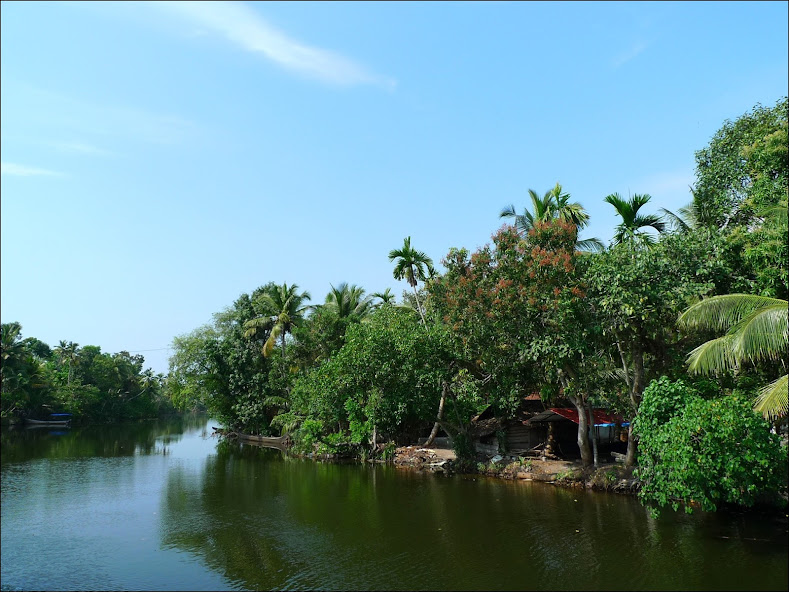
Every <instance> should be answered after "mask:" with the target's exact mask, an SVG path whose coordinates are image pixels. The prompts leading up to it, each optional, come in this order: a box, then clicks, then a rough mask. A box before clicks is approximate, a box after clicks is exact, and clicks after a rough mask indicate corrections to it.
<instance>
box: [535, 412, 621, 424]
mask: <svg viewBox="0 0 789 592" xmlns="http://www.w3.org/2000/svg"><path fill="white" fill-rule="evenodd" d="M592 413H593V414H594V425H596V426H607V425H615V424H617V423H618V424H622V422H623V418H622V416H621V415H616V414H613V413H609V412H608V411H605V410H604V409H594V410H593V411H592ZM560 418H564V419H569V420H570V421H572V422H574V423H578V410H577V409H573V408H570V407H551V408H550V409H547V410H546V411H543V412H542V413H538V414H537V415H535V416H534V417H532V418H531V421H533V422H540V421H559V420H560ZM625 425H627V424H625Z"/></svg>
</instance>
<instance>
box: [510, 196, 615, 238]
mask: <svg viewBox="0 0 789 592" xmlns="http://www.w3.org/2000/svg"><path fill="white" fill-rule="evenodd" d="M529 197H530V198H531V202H532V207H533V212H530V211H528V210H524V212H523V214H516V213H515V206H513V205H509V206H507V207H506V208H504V209H503V210H502V211H501V213H500V214H499V218H515V228H516V229H517V230H518V232H520V234H521V235H522V236H524V237H525V236H526V235H528V234H529V231H530V230H531V229H532V228H533V227H534V225H535V224H537V223H539V222H548V221H549V220H554V219H556V218H558V219H560V220H564V221H566V222H571V223H572V224H574V225H575V227H576V228H577V229H578V230H579V231H580V230H581V229H582V228H584V227H585V226H586V225H587V224H589V214H588V213H587V212H586V210H585V209H584V207H583V206H582V205H581V204H580V203H578V202H573V203H570V194H569V193H567V192H565V191H563V190H562V186H561V185H560V184H559V183H557V184H556V186H555V187H554V188H553V189H551V190H549V191H547V192H546V193H545V195H543V196H542V197H540V196H539V195H538V194H537V192H536V191H534V189H529ZM575 246H576V248H577V249H578V250H579V251H601V250H603V248H604V245H603V243H602V242H601V241H600V239H598V238H590V239H585V240H579V241H577V242H576V244H575Z"/></svg>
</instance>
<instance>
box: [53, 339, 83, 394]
mask: <svg viewBox="0 0 789 592" xmlns="http://www.w3.org/2000/svg"><path fill="white" fill-rule="evenodd" d="M78 348H79V343H74V342H73V341H69V342H66V341H63V340H62V339H61V340H60V342H59V343H58V345H57V347H55V350H54V351H55V353H56V354H57V356H58V363H60V364H62V363H63V361H64V360H65V361H67V362H68V377H67V378H66V384H67V385H70V384H71V370H72V366H73V365H76V363H77V351H78Z"/></svg>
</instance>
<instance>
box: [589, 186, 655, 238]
mask: <svg viewBox="0 0 789 592" xmlns="http://www.w3.org/2000/svg"><path fill="white" fill-rule="evenodd" d="M650 199H652V196H651V195H647V194H635V195H633V196H632V197H630V198H629V199H624V198H623V197H622V196H621V195H619V194H618V193H612V194H611V195H607V196H606V197H605V198H603V201H605V202H606V203H609V204H611V205H612V206H614V209H615V210H616V213H617V214H618V215H619V217H620V218H622V222H620V223H619V225H618V226H617V227H616V233H615V234H614V239H613V244H614V245H618V244H620V243H623V242H633V243H636V244H644V245H650V244H653V243H654V242H655V239H654V237H653V236H652V235H651V234H648V233H646V232H644V229H645V228H654V229H655V230H657V231H658V232H663V231H664V230H665V228H666V224H665V222H663V221H662V220H661V219H660V216H657V215H656V214H639V210H640V209H641V208H642V207H643V206H645V205H646V204H647V203H648V202H649V200H650Z"/></svg>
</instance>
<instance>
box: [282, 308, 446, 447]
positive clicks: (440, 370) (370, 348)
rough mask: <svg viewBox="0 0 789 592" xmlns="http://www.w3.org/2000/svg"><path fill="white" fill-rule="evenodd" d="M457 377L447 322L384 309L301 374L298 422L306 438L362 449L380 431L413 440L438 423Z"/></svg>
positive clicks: (352, 328)
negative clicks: (423, 321)
mask: <svg viewBox="0 0 789 592" xmlns="http://www.w3.org/2000/svg"><path fill="white" fill-rule="evenodd" d="M451 376H452V369H451V353H450V350H449V349H448V341H447V336H446V333H445V331H444V330H443V329H442V328H441V326H440V325H435V324H431V325H427V326H420V325H419V321H418V320H416V319H415V318H414V316H412V315H410V314H408V313H407V312H406V311H404V310H401V309H399V308H395V307H382V308H381V309H379V310H377V311H376V312H375V313H373V314H372V315H371V317H370V320H369V322H367V323H358V324H354V325H352V326H350V327H349V328H348V333H347V335H346V343H345V345H344V346H343V347H342V349H341V350H340V351H339V352H337V353H336V354H335V355H334V356H333V357H332V358H331V359H329V360H326V361H325V362H324V363H323V364H321V365H320V367H318V368H316V369H314V370H312V371H311V372H308V373H306V374H305V375H303V376H300V377H299V378H297V380H296V382H295V384H294V386H293V391H292V397H293V404H292V415H291V418H290V419H297V420H298V421H299V422H301V423H302V429H301V431H300V433H301V435H302V436H304V435H306V434H308V433H309V434H312V436H310V438H311V439H315V438H317V439H319V440H323V441H324V442H325V443H328V444H332V443H333V444H335V445H336V444H338V443H340V442H346V443H349V444H351V445H355V446H359V445H364V444H367V443H368V442H372V441H374V440H377V437H378V435H382V436H384V437H386V438H391V439H394V440H399V441H406V440H407V439H409V438H413V437H414V436H415V435H416V434H417V433H418V431H419V430H420V428H421V427H422V426H424V425H427V424H428V422H430V421H432V420H433V418H434V417H435V416H434V411H433V410H434V409H435V406H436V404H437V403H438V401H439V398H440V396H441V388H442V387H441V385H442V382H444V381H447V380H450V379H451ZM330 434H336V435H337V436H336V437H332V438H329V435H330Z"/></svg>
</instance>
